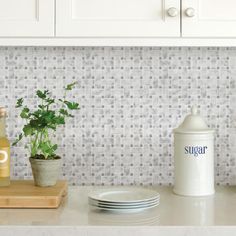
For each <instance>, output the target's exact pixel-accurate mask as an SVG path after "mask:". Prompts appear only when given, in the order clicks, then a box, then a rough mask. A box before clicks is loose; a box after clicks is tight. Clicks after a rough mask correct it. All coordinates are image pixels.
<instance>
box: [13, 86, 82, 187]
mask: <svg viewBox="0 0 236 236" xmlns="http://www.w3.org/2000/svg"><path fill="white" fill-rule="evenodd" d="M75 85H76V83H72V84H69V85H67V86H66V87H65V88H64V96H63V97H62V98H60V99H58V98H54V97H53V96H52V94H51V93H50V92H49V91H48V90H44V91H41V90H37V91H36V96H37V98H38V100H39V101H38V105H37V108H36V109H35V110H33V109H30V108H29V107H28V106H26V105H24V100H23V98H20V99H18V100H17V103H16V108H21V113H20V117H21V118H22V119H24V120H25V121H26V123H25V125H24V126H23V129H22V132H21V133H20V135H19V137H18V138H17V139H16V141H15V142H14V143H13V145H16V144H17V143H18V142H19V141H20V140H21V139H22V138H23V137H25V138H26V139H27V141H28V142H27V145H26V148H27V149H29V152H30V158H29V160H30V163H31V168H32V173H33V177H34V182H35V185H37V186H41V187H46V186H53V185H55V184H56V182H57V179H58V175H59V170H60V165H61V157H60V156H58V155H57V154H56V150H57V147H58V145H57V144H55V143H53V142H52V140H51V138H50V136H51V135H52V134H53V133H55V132H56V130H57V128H58V127H59V126H62V125H64V124H65V121H66V120H67V118H71V117H73V115H72V114H71V112H72V111H73V110H78V109H79V104H78V103H77V102H73V101H68V100H67V99H66V95H67V92H68V91H70V90H72V89H73V88H74V86H75Z"/></svg>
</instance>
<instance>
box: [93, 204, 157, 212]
mask: <svg viewBox="0 0 236 236" xmlns="http://www.w3.org/2000/svg"><path fill="white" fill-rule="evenodd" d="M157 206H158V205H153V206H148V207H138V208H127V209H121V208H107V207H94V206H92V207H93V208H95V209H98V210H103V211H111V212H117V213H133V212H139V211H144V210H148V209H151V208H154V207H157Z"/></svg>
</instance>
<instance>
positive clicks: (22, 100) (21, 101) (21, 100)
mask: <svg viewBox="0 0 236 236" xmlns="http://www.w3.org/2000/svg"><path fill="white" fill-rule="evenodd" d="M23 102H24V99H23V98H19V99H18V100H17V102H16V108H19V107H21V106H22V104H23Z"/></svg>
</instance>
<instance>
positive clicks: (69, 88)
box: [65, 82, 77, 90]
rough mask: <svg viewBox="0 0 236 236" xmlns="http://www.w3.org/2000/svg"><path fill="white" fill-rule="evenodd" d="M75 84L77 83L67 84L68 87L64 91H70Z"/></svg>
mask: <svg viewBox="0 0 236 236" xmlns="http://www.w3.org/2000/svg"><path fill="white" fill-rule="evenodd" d="M76 84H77V82H74V83H71V84H68V85H67V86H66V87H65V90H72V89H73V88H74V87H75V85H76Z"/></svg>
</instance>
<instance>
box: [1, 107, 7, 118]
mask: <svg viewBox="0 0 236 236" xmlns="http://www.w3.org/2000/svg"><path fill="white" fill-rule="evenodd" d="M6 115H7V111H6V108H5V107H0V117H5V116H6Z"/></svg>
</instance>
